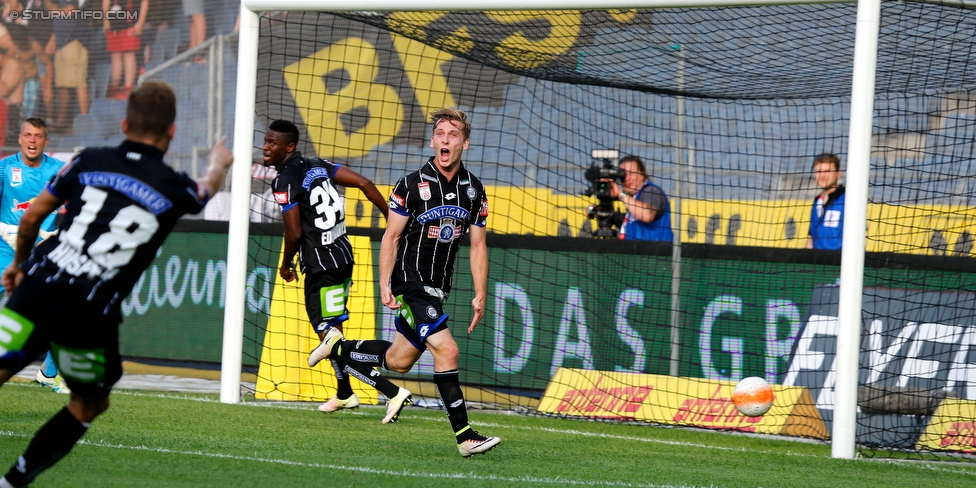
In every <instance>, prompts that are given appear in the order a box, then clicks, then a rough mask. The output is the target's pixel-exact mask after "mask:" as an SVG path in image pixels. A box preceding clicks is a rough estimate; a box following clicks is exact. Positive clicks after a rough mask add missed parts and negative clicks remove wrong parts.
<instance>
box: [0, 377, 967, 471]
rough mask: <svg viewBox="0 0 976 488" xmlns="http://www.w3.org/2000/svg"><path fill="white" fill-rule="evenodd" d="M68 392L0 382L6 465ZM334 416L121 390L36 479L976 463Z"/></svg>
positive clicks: (767, 440) (416, 413)
mask: <svg viewBox="0 0 976 488" xmlns="http://www.w3.org/2000/svg"><path fill="white" fill-rule="evenodd" d="M66 400H67V397H66V396H64V395H58V394H55V393H52V392H51V391H50V390H48V389H45V388H42V387H40V386H35V385H33V384H23V383H11V384H8V385H5V386H4V387H3V388H2V389H0V412H2V413H0V470H2V471H3V472H5V471H6V470H7V469H8V468H9V467H10V465H11V464H12V463H13V461H14V460H15V459H16V458H17V456H19V455H20V454H21V453H22V452H23V450H24V448H25V447H26V445H27V443H28V441H29V439H30V436H31V435H32V434H33V432H35V431H36V430H37V429H38V428H39V427H40V426H41V425H42V424H43V423H44V422H45V421H46V420H47V419H48V418H49V417H50V416H51V415H53V414H54V413H55V412H56V411H57V410H58V409H60V408H61V407H62V406H63V405H64V402H65V401H66ZM384 413H385V408H384V407H361V408H359V409H356V410H353V411H342V412H338V413H335V414H331V415H324V414H322V413H319V412H318V411H317V410H316V409H315V405H311V404H277V403H276V404H267V403H260V402H246V403H244V404H240V405H226V404H222V403H220V402H219V401H217V398H216V396H214V395H184V394H175V393H156V392H145V391H127V390H118V391H116V392H115V393H114V394H113V395H112V407H111V408H110V409H109V410H108V412H106V413H105V414H103V415H102V416H101V417H100V418H98V419H97V420H96V421H95V422H94V423H93V425H92V428H91V429H90V430H89V431H88V433H87V434H86V435H85V437H84V438H83V439H82V442H81V443H80V444H78V445H77V446H75V448H74V450H73V451H72V452H71V453H70V454H69V455H68V456H67V457H66V458H65V459H63V460H62V461H61V462H60V463H58V464H57V465H55V466H54V467H53V468H51V469H49V470H48V471H46V472H45V473H43V474H42V475H41V476H40V477H39V478H38V479H37V480H36V481H35V482H34V483H33V484H32V485H31V486H32V487H35V488H38V487H40V488H43V487H60V486H74V487H88V486H92V487H94V486H99V487H101V486H140V487H141V486H153V487H195V486H206V487H238V486H271V487H275V488H285V487H302V488H305V487H310V486H396V487H411V486H417V487H425V488H430V487H441V486H443V487H456V486H464V487H499V486H608V487H612V486H620V487H631V486H632V487H637V486H649V487H666V486H667V487H670V486H675V487H680V486H729V487H738V486H743V487H758V486H762V487H778V486H783V487H817V488H823V487H833V486H836V487H879V488H894V487H902V486H904V487H920V486H932V487H954V486H974V485H976V465H974V464H973V463H958V462H936V463H928V462H917V461H876V460H838V459H832V458H831V457H830V446H829V445H828V444H822V443H811V442H798V441H793V440H785V439H781V438H775V437H767V436H745V435H732V434H728V433H719V432H708V431H700V430H691V429H680V428H663V427H655V426H650V425H633V424H620V423H605V422H589V421H580V420H569V419H555V418H545V417H540V416H520V415H513V414H507V413H495V412H487V413H486V412H482V411H473V412H471V413H470V417H471V421H472V425H473V426H474V427H475V428H476V429H477V430H479V431H481V432H482V433H484V434H487V435H496V436H500V437H501V438H502V443H501V445H500V446H498V447H497V448H496V449H495V450H494V451H492V452H489V453H488V454H487V455H483V456H474V457H472V458H470V459H463V458H461V457H460V456H459V455H458V452H457V449H456V447H455V445H454V442H453V441H454V439H453V436H452V435H451V433H450V430H451V429H450V425H449V424H448V422H447V417H446V415H444V413H443V412H441V411H439V410H429V409H420V408H414V407H408V408H407V409H405V410H404V412H403V414H402V415H401V420H400V422H399V423H398V424H390V425H382V424H380V419H382V418H383V414H384Z"/></svg>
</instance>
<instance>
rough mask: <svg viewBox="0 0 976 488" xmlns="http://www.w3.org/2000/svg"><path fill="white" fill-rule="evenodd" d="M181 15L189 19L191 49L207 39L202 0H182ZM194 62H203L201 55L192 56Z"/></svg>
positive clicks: (205, 18)
mask: <svg viewBox="0 0 976 488" xmlns="http://www.w3.org/2000/svg"><path fill="white" fill-rule="evenodd" d="M182 1H183V15H185V16H186V17H188V18H189V19H190V45H189V47H188V48H187V49H193V48H194V47H196V46H197V45H198V44H200V43H202V42H203V41H205V40H207V17H206V15H205V14H204V12H203V0H182ZM194 61H196V62H203V58H202V57H199V56H198V57H196V58H194Z"/></svg>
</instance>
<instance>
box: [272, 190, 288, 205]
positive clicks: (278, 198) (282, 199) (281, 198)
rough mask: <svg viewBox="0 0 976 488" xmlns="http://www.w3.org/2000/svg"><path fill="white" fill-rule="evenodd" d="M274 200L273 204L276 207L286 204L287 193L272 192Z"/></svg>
mask: <svg viewBox="0 0 976 488" xmlns="http://www.w3.org/2000/svg"><path fill="white" fill-rule="evenodd" d="M274 198H275V203H277V204H278V205H287V204H288V192H285V191H276V192H274Z"/></svg>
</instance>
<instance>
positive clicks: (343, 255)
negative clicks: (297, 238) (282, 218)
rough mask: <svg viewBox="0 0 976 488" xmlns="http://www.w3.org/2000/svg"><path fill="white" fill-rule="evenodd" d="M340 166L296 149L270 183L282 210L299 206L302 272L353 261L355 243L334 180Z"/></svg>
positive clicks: (343, 204)
mask: <svg viewBox="0 0 976 488" xmlns="http://www.w3.org/2000/svg"><path fill="white" fill-rule="evenodd" d="M340 167H341V165H339V164H336V163H333V162H331V161H327V160H325V159H321V158H303V157H302V154H301V153H300V152H297V151H296V152H295V153H293V154H292V155H291V157H289V158H288V160H287V161H285V164H284V165H282V167H281V171H280V172H278V176H277V177H275V179H274V181H273V182H272V183H271V191H272V192H274V198H275V202H277V203H278V205H279V206H280V207H281V213H285V212H287V211H288V210H291V209H292V208H293V207H295V206H298V209H297V211H298V212H300V213H299V217H300V218H301V223H302V235H303V236H304V237H303V238H302V239H301V244H300V246H299V248H298V256H299V261H301V265H302V273H306V274H309V273H318V272H321V271H328V270H332V269H336V268H338V267H341V266H345V265H348V264H353V254H352V244H351V243H350V242H349V238H348V237H347V236H346V214H345V206H346V203H345V199H344V198H343V197H342V195H340V194H339V191H338V190H337V189H336V186H335V184H334V183H333V178H334V177H335V173H336V171H338V170H339V168H340ZM309 237H310V238H309Z"/></svg>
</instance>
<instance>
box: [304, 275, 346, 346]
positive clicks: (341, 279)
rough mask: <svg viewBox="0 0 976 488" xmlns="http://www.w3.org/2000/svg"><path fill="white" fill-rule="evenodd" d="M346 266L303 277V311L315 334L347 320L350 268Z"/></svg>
mask: <svg viewBox="0 0 976 488" xmlns="http://www.w3.org/2000/svg"><path fill="white" fill-rule="evenodd" d="M353 266H354V265H352V264H348V265H345V266H342V267H339V268H336V269H334V270H331V271H323V272H321V273H315V274H313V275H307V276H305V311H306V312H308V321H309V322H310V323H311V324H312V327H313V328H314V329H315V332H325V331H326V329H328V328H329V327H333V326H336V325H340V324H342V323H343V322H345V321H346V320H349V309H348V308H346V303H348V302H349V289H350V288H351V287H352V268H353Z"/></svg>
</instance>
